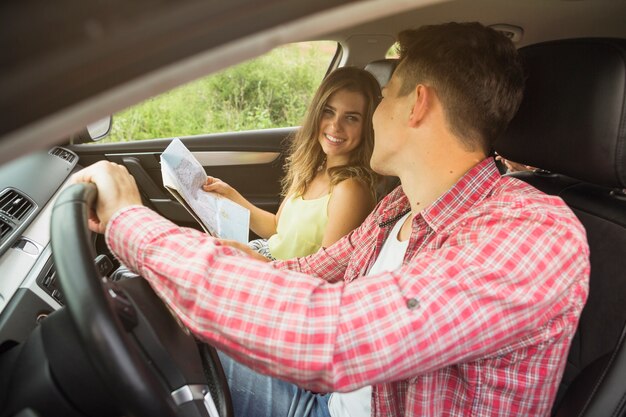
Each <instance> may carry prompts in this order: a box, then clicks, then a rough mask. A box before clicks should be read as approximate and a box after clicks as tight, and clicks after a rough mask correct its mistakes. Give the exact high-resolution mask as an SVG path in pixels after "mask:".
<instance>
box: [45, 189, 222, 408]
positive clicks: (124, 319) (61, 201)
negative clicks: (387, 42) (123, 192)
mask: <svg viewBox="0 0 626 417" xmlns="http://www.w3.org/2000/svg"><path fill="white" fill-rule="evenodd" d="M96 196H97V188H96V186H95V185H94V184H75V185H72V186H70V187H68V188H66V189H65V190H64V191H63V192H62V193H61V195H60V196H59V198H58V199H57V201H56V203H55V205H54V208H53V212H52V221H51V223H52V229H51V234H52V236H51V239H52V249H53V254H54V262H55V265H56V269H57V277H58V278H57V279H58V280H59V283H60V285H61V289H62V291H63V293H64V297H65V300H66V306H67V309H68V311H69V315H70V317H71V319H72V321H73V322H74V325H75V327H76V330H77V333H78V335H79V337H80V339H81V341H82V343H83V346H85V349H86V351H87V355H88V357H89V359H90V360H91V362H92V363H93V365H94V367H95V368H96V370H97V373H98V374H99V376H100V377H101V378H102V379H103V380H104V382H105V384H106V385H107V386H108V387H109V389H110V390H111V391H112V392H113V393H114V395H115V397H116V399H117V400H118V401H119V403H120V407H119V408H120V411H122V412H123V413H124V414H130V415H136V416H143V417H152V416H167V417H183V416H185V417H186V416H215V415H216V412H217V414H218V415H219V416H220V417H231V416H232V415H233V412H232V404H231V399H230V392H229V390H228V384H227V382H226V378H225V376H224V372H223V369H222V366H221V363H220V361H219V358H218V356H217V352H216V351H215V349H214V348H212V347H210V346H208V345H205V344H200V343H198V342H197V341H196V339H195V338H194V337H193V336H192V335H191V334H190V332H189V331H188V330H187V329H186V328H184V326H182V324H181V323H180V322H179V321H178V320H177V319H176V318H175V317H174V315H173V314H172V313H171V312H170V310H169V309H168V308H167V307H166V305H165V304H164V303H163V302H162V301H161V300H160V299H159V297H158V296H157V295H156V294H155V293H154V292H153V291H152V289H151V288H150V286H149V285H148V284H147V282H146V281H145V280H144V279H142V278H136V279H128V280H124V281H118V282H111V281H110V280H109V279H107V278H106V277H102V276H100V274H99V272H98V268H97V267H96V265H95V263H94V259H95V251H94V249H93V247H92V244H91V240H90V235H91V232H90V231H89V229H88V228H87V214H88V211H89V207H90V206H91V205H92V204H93V203H94V202H95V199H96Z"/></svg>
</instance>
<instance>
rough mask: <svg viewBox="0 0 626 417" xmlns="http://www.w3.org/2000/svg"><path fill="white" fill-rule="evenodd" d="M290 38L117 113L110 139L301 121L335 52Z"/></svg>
mask: <svg viewBox="0 0 626 417" xmlns="http://www.w3.org/2000/svg"><path fill="white" fill-rule="evenodd" d="M334 48H336V44H335V43H333V42H315V43H313V42H309V43H304V44H291V45H287V46H284V47H281V48H277V49H274V50H273V51H271V52H269V53H268V54H265V55H263V56H261V57H259V58H257V59H254V60H251V61H248V62H245V63H243V64H240V65H238V66H236V67H232V68H229V69H226V70H224V71H222V72H219V73H216V74H213V75H210V76H208V77H205V78H202V79H199V80H197V81H194V82H191V83H189V84H186V85H183V86H181V87H178V88H176V89H174V90H171V91H169V92H167V93H164V94H161V95H159V96H156V97H153V98H151V99H148V100H146V101H144V102H143V103H140V104H138V105H136V106H133V107H130V108H128V109H126V110H124V111H122V112H120V113H118V114H116V115H114V121H113V129H112V132H111V134H110V135H109V136H108V137H107V138H106V139H105V142H120V141H129V140H143V139H154V138H168V137H174V136H190V135H200V134H207V133H217V132H229V131H241V130H251V129H263V128H270V127H285V126H297V125H299V124H300V120H301V119H302V118H303V116H304V113H305V111H306V109H307V106H308V104H309V101H310V100H311V98H312V97H313V94H314V93H315V90H316V89H317V87H318V86H319V84H320V82H321V80H322V78H323V76H324V74H325V72H326V70H327V67H328V65H329V63H330V59H331V57H332V54H333V53H334Z"/></svg>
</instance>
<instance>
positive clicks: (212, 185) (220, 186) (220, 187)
mask: <svg viewBox="0 0 626 417" xmlns="http://www.w3.org/2000/svg"><path fill="white" fill-rule="evenodd" d="M202 189H203V190H204V191H207V192H210V193H217V194H219V195H221V196H224V197H226V198H227V199H229V200H231V201H234V202H235V203H238V204H240V205H242V206H243V205H244V204H242V202H243V201H245V199H244V198H243V197H242V195H241V194H239V192H238V191H237V190H235V189H234V188H233V187H231V186H230V185H228V184H227V183H225V182H224V181H222V180H221V179H219V178H215V177H211V176H208V177H206V181H205V182H204V185H203V186H202Z"/></svg>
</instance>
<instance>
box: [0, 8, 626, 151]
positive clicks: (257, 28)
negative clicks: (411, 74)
mask: <svg viewBox="0 0 626 417" xmlns="http://www.w3.org/2000/svg"><path fill="white" fill-rule="evenodd" d="M624 16H626V1H623V0H524V1H519V0H472V1H467V0H456V1H445V0H360V1H354V0H352V1H350V0H318V1H316V2H311V1H309V0H230V1H228V2H223V1H212V2H208V1H205V0H178V1H165V0H158V1H157V0H138V1H134V2H127V1H125V0H110V1H107V2H84V1H82V0H62V1H58V2H53V3H50V2H40V1H34V0H24V1H14V2H5V3H3V4H2V5H1V6H0V19H1V20H0V34H1V36H0V46H1V47H2V48H1V50H3V51H4V52H3V54H2V55H1V57H0V91H2V94H1V95H0V115H2V116H0V117H2V123H0V163H2V162H5V161H7V160H10V159H12V158H14V157H16V156H18V155H19V154H21V153H23V152H25V151H26V150H30V149H36V148H41V147H46V146H49V145H51V144H53V143H58V142H59V141H62V140H67V138H68V137H70V136H71V135H72V134H73V133H74V132H76V131H77V130H78V129H80V128H81V127H83V126H86V125H87V124H88V123H90V122H93V121H94V120H97V119H98V118H100V117H102V116H103V115H106V114H112V113H114V112H116V111H118V110H120V109H122V108H124V107H127V106H129V105H132V104H134V103H136V102H139V101H141V100H143V99H146V98H148V97H150V96H152V95H155V94H157V93H160V92H163V91H166V90H168V89H171V88H173V87H175V86H178V85H180V84H182V83H185V82H188V81H190V80H193V79H195V78H198V77H200V76H203V75H206V74H208V73H211V72H215V71H217V70H220V69H222V68H225V67H227V66H229V65H233V64H236V63H238V62H241V61H243V60H245V59H249V58H252V57H254V56H257V55H260V54H262V53H264V52H266V51H268V50H270V49H272V48H273V47H275V46H278V45H281V44H285V43H288V42H294V41H302V40H315V39H326V40H336V41H338V42H340V43H341V44H342V46H343V48H344V50H345V52H346V53H345V55H344V60H343V62H342V63H341V65H358V66H363V65H365V64H366V63H367V62H369V61H370V60H373V59H377V58H382V57H383V56H384V55H382V54H383V53H384V52H383V51H386V50H387V49H388V48H389V46H390V45H391V44H392V43H393V41H394V39H395V35H396V33H397V32H398V30H400V29H404V28H411V27H419V26H421V25H424V24H434V23H441V22H448V21H479V22H481V23H483V24H486V25H500V27H501V28H504V29H505V30H511V31H513V32H514V33H513V32H512V34H513V35H514V34H516V33H517V34H521V38H520V40H519V41H518V45H519V46H524V45H528V44H533V43H537V42H542V41H548V40H553V39H562V38H573V37H622V38H624V37H626V25H624V23H623V22H624ZM515 31H517V32H515ZM381 55H382V56H381Z"/></svg>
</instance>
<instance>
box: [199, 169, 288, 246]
mask: <svg viewBox="0 0 626 417" xmlns="http://www.w3.org/2000/svg"><path fill="white" fill-rule="evenodd" d="M202 189H203V190H204V191H207V192H212V193H217V194H219V195H222V196H224V197H226V198H228V199H229V200H231V201H234V202H235V203H237V204H239V205H241V206H243V207H245V208H247V209H248V210H250V230H252V231H253V232H254V233H255V234H257V235H258V236H260V237H262V238H264V239H267V238H269V237H270V236H272V235H274V234H275V233H276V224H277V222H278V215H276V214H273V213H270V212H269V211H265V210H262V209H260V208H258V207H257V206H255V205H254V204H252V203H251V202H249V201H248V200H246V199H245V198H244V197H243V196H242V195H241V194H239V192H238V191H237V190H235V189H234V188H233V187H231V186H230V185H228V184H227V183H225V182H224V181H222V180H220V179H219V178H215V177H210V176H209V177H207V179H206V182H205V183H204V185H203V186H202ZM281 208H282V203H281ZM279 213H280V210H279Z"/></svg>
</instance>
